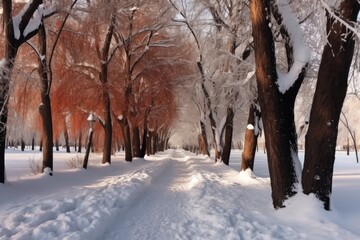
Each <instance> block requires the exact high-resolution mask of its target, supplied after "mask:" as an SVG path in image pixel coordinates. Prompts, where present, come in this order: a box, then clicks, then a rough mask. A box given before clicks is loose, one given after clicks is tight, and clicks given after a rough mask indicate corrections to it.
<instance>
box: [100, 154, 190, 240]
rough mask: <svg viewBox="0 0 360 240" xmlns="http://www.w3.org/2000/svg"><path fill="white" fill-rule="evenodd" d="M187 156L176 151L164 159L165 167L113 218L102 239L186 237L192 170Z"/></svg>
mask: <svg viewBox="0 0 360 240" xmlns="http://www.w3.org/2000/svg"><path fill="white" fill-rule="evenodd" d="M169 157H170V156H169ZM175 158H176V159H177V160H174V159H175ZM184 158H185V155H184V154H182V153H177V154H173V155H172V156H171V158H169V159H166V160H163V161H164V162H163V164H164V165H166V167H165V168H164V169H165V171H164V172H163V173H162V174H161V175H159V176H157V177H155V178H154V179H153V180H152V182H151V185H149V186H148V187H147V188H146V190H145V191H144V192H143V193H142V194H141V196H140V197H138V198H137V199H135V200H134V201H132V202H131V203H130V204H129V206H128V207H127V209H126V210H124V211H123V212H121V213H120V214H119V215H118V216H117V218H116V219H114V221H113V222H114V223H113V224H112V226H110V228H109V229H108V230H109V232H108V233H107V234H106V235H105V237H104V238H103V239H109V240H113V239H129V240H130V239H185V238H186V234H187V228H186V224H187V221H188V219H189V215H188V214H187V212H186V211H185V209H186V204H187V203H188V201H189V195H188V194H187V193H186V192H185V191H184V190H186V189H185V188H186V183H187V181H188V178H189V174H190V172H189V170H188V169H187V167H186V164H185V162H184ZM139 216H141V217H139ZM189 237H191V236H189Z"/></svg>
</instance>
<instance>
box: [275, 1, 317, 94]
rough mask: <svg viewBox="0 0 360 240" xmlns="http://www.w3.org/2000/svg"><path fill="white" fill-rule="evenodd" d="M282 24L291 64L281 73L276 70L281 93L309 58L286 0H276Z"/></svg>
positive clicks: (300, 32)
mask: <svg viewBox="0 0 360 240" xmlns="http://www.w3.org/2000/svg"><path fill="white" fill-rule="evenodd" d="M276 4H277V7H278V10H279V14H281V17H282V24H283V26H284V28H285V29H286V31H287V33H288V35H289V38H290V42H291V44H292V48H293V64H292V66H291V68H290V70H289V71H288V72H287V73H285V74H283V73H281V72H280V71H279V70H278V82H277V84H278V87H279V91H280V92H281V93H285V92H286V91H287V90H289V88H290V87H292V86H293V85H294V83H295V82H296V80H297V79H298V77H299V75H300V74H301V72H302V71H303V69H304V68H305V67H306V65H307V64H308V62H309V60H310V51H309V48H308V47H307V46H306V45H305V43H304V40H303V37H302V31H301V29H300V26H299V23H298V21H297V19H296V17H295V15H294V14H293V13H292V10H291V9H290V6H289V1H288V0H277V1H276Z"/></svg>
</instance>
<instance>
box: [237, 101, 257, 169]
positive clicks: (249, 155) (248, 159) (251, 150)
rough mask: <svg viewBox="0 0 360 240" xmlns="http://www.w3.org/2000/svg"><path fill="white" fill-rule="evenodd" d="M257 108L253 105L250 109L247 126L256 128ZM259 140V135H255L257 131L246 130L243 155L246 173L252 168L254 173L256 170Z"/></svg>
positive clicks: (243, 166)
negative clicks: (255, 161) (255, 163)
mask: <svg viewBox="0 0 360 240" xmlns="http://www.w3.org/2000/svg"><path fill="white" fill-rule="evenodd" d="M255 111H256V109H255V106H254V105H253V104H251V106H250V109H249V117H248V121H247V124H248V126H249V125H252V126H253V127H254V126H255ZM257 138H258V134H257V133H255V129H254V128H253V129H251V128H249V127H247V128H246V130H245V141H244V150H243V152H242V155H241V170H242V171H245V170H246V169H248V168H250V169H251V170H252V171H253V170H254V159H255V151H256V146H257Z"/></svg>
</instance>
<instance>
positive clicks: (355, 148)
mask: <svg viewBox="0 0 360 240" xmlns="http://www.w3.org/2000/svg"><path fill="white" fill-rule="evenodd" d="M352 136H353V142H354V150H355V156H356V162H357V163H359V156H358V150H357V146H356V135H355V131H354V134H353V135H352Z"/></svg>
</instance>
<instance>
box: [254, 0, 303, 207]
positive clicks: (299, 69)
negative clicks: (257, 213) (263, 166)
mask: <svg viewBox="0 0 360 240" xmlns="http://www.w3.org/2000/svg"><path fill="white" fill-rule="evenodd" d="M273 4H274V3H273ZM277 4H278V5H277ZM271 7H272V6H271V5H270V2H268V1H261V0H251V1H250V12H251V21H252V25H253V37H254V48H255V61H256V77H257V88H258V99H259V104H260V107H261V111H262V112H261V114H262V119H263V127H264V132H265V142H266V149H267V156H268V163H269V172H270V179H271V188H272V199H273V205H274V207H275V208H280V207H284V204H283V202H284V201H285V200H286V199H287V198H289V197H291V196H293V195H294V194H295V193H296V192H297V189H296V183H298V181H299V180H298V177H299V175H300V173H299V172H300V163H299V161H298V159H297V136H296V131H295V123H294V103H295V98H296V95H297V93H298V90H299V88H300V85H301V83H302V80H303V77H304V69H305V66H306V63H307V61H308V57H309V56H308V55H307V54H304V52H306V49H305V48H304V47H303V43H302V39H301V35H300V36H299V34H298V31H299V30H298V29H296V32H294V28H293V26H296V25H297V23H296V20H295V19H294V17H293V16H292V15H291V11H290V9H289V3H288V2H287V1H281V2H277V3H276V4H275V5H274V6H273V7H272V8H271ZM274 7H276V9H275V8H274ZM270 9H272V11H273V14H274V15H276V14H280V16H281V19H280V20H281V24H282V25H283V26H284V28H283V29H284V30H286V31H287V35H288V38H289V39H291V41H289V43H292V44H293V45H292V46H291V47H292V56H293V57H292V58H291V63H292V64H289V68H288V73H287V74H285V75H284V76H280V75H279V74H278V73H277V63H276V56H275V44H274V39H273V34H272V30H271V28H270V19H271V11H270ZM275 10H276V11H278V12H276V11H275ZM285 11H286V14H283V13H284V12H285ZM289 13H290V14H289ZM286 18H287V19H286ZM290 21H291V22H290ZM289 23H291V24H292V27H289V26H287V24H289ZM294 24H295V25H294ZM299 48H300V49H299Z"/></svg>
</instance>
